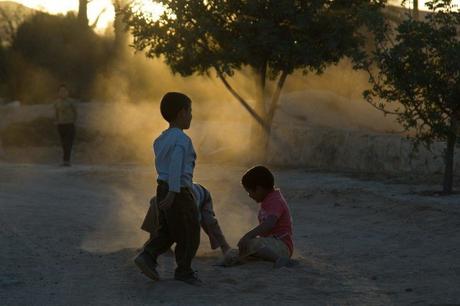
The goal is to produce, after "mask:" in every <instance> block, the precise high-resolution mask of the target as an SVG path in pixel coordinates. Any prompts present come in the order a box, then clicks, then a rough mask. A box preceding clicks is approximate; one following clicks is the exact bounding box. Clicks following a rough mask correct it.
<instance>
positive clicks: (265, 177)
mask: <svg viewBox="0 0 460 306" xmlns="http://www.w3.org/2000/svg"><path fill="white" fill-rule="evenodd" d="M241 183H242V185H243V187H244V189H245V190H246V191H247V193H248V195H249V197H250V198H252V199H253V200H254V201H256V202H257V203H260V207H259V213H258V219H259V225H258V226H257V227H255V228H254V229H252V230H250V231H249V232H248V233H246V234H245V235H244V236H243V237H242V238H241V239H240V241H239V242H238V248H239V257H240V259H244V258H246V257H248V256H252V257H257V258H260V259H263V260H267V261H271V262H273V263H274V267H275V268H279V267H283V266H289V265H291V264H292V262H291V261H290V257H291V256H292V252H293V250H294V244H293V242H292V219H291V214H290V211H289V207H288V205H287V202H286V200H285V199H284V197H283V195H282V194H281V191H280V190H279V189H275V187H274V185H275V179H274V177H273V174H272V173H271V172H270V170H268V169H267V168H266V167H264V166H256V167H253V168H251V169H249V170H248V171H247V172H246V173H245V174H244V175H243V178H242V180H241Z"/></svg>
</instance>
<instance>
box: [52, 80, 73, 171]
mask: <svg viewBox="0 0 460 306" xmlns="http://www.w3.org/2000/svg"><path fill="white" fill-rule="evenodd" d="M54 110H55V117H56V125H57V130H58V133H59V138H60V140H61V146H62V153H63V156H62V166H64V167H70V165H71V155H72V147H73V143H74V140H75V121H76V120H77V109H76V107H75V105H74V103H73V102H72V100H71V99H70V98H69V90H68V89H67V86H66V85H65V84H62V85H61V86H59V98H58V100H57V101H56V103H55V104H54Z"/></svg>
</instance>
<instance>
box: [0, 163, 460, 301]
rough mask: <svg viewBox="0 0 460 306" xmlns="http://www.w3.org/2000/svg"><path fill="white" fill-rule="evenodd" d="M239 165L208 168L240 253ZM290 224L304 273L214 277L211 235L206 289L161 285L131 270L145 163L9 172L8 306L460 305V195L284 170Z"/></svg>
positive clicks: (246, 211)
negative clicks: (427, 193) (439, 194)
mask: <svg viewBox="0 0 460 306" xmlns="http://www.w3.org/2000/svg"><path fill="white" fill-rule="evenodd" d="M242 172H243V168H239V167H231V166H212V165H199V166H198V171H197V175H196V179H197V181H199V182H201V183H203V184H204V185H207V186H208V187H209V188H210V189H211V191H212V192H213V194H214V198H215V200H216V204H215V205H216V211H217V213H218V217H219V219H220V222H221V224H222V227H223V228H224V231H225V232H226V233H227V234H228V236H229V240H230V241H231V242H232V243H233V244H234V243H235V242H236V241H237V238H238V236H239V235H241V234H242V233H243V232H244V231H245V230H246V229H248V228H249V227H250V226H251V225H253V224H254V223H255V215H254V211H255V209H256V206H255V204H253V203H251V202H250V201H249V199H247V198H246V196H245V194H244V193H243V192H242V190H241V188H240V187H239V183H238V181H239V177H240V175H241V173H242ZM275 173H276V176H277V181H278V185H279V186H280V187H281V188H282V190H283V192H284V194H285V196H286V197H287V199H288V201H289V204H290V207H291V210H292V215H293V219H294V226H295V243H296V253H295V255H294V257H295V258H296V259H298V260H299V261H300V265H299V266H298V267H295V268H291V269H286V268H283V269H280V270H273V269H272V268H271V265H270V264H269V263H264V262H259V263H251V264H248V265H246V266H238V267H234V268H221V267H216V266H214V264H215V263H216V261H217V260H218V258H219V253H217V252H212V251H211V250H210V249H209V242H208V241H207V240H206V239H205V237H203V240H202V245H201V247H200V250H199V255H198V257H197V258H196V260H195V262H194V266H195V268H196V269H197V270H198V271H199V275H200V277H201V278H202V279H203V280H204V281H205V283H206V286H204V287H202V288H195V287H191V286H188V285H186V284H183V283H179V282H176V281H174V280H172V271H173V267H174V261H173V258H172V257H170V256H164V257H162V258H161V260H160V262H161V268H160V272H161V275H162V276H163V278H164V280H162V281H160V282H158V283H152V282H150V281H149V280H148V279H146V278H144V277H143V276H142V275H141V274H140V273H139V272H138V271H137V269H136V268H135V266H134V265H133V263H132V257H133V256H134V255H135V253H136V248H138V247H139V246H140V245H141V244H142V243H143V241H144V240H145V239H146V235H145V234H144V233H142V232H141V231H140V230H139V229H138V227H139V224H140V222H141V220H142V215H143V213H144V212H145V210H146V208H147V200H148V199H149V197H150V196H151V195H152V194H153V191H154V187H155V184H154V173H153V171H152V170H151V168H150V167H143V166H142V167H141V166H134V165H133V166H130V165H123V166H120V165H118V166H110V165H105V166H102V165H100V166H85V165H77V166H74V167H72V168H70V169H64V168H58V167H56V166H54V165H32V164H6V163H3V164H0V245H1V251H0V260H1V263H2V264H1V266H0V304H1V305H152V304H175V305H205V304H212V305H216V304H217V305H231V304H233V305H240V304H243V305H244V304H247V305H288V304H302V305H430V304H432V305H433V304H434V305H441V304H460V289H459V284H460V246H459V241H460V196H459V195H456V196H451V197H427V196H421V195H417V194H418V193H419V192H421V191H424V190H431V189H434V188H437V186H431V185H421V184H401V183H398V184H394V183H391V180H388V179H387V180H378V181H377V180H370V179H365V180H364V179H362V178H361V179H358V178H356V177H355V178H353V177H350V176H345V175H339V174H330V173H318V172H311V171H306V170H300V169H297V170H276V171H275Z"/></svg>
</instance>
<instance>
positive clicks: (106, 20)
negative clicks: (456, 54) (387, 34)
mask: <svg viewBox="0 0 460 306" xmlns="http://www.w3.org/2000/svg"><path fill="white" fill-rule="evenodd" d="M3 1H7V0H0V2H3ZM10 1H11V0H10ZM137 1H138V3H139V6H140V7H142V10H144V11H150V12H151V13H152V14H153V15H158V14H159V12H160V11H161V6H160V5H158V4H154V2H153V1H151V0H137ZM409 1H410V0H409ZM13 2H18V3H21V4H24V5H26V6H28V7H30V8H34V9H40V10H43V11H47V12H49V13H52V14H58V13H66V12H68V11H77V10H78V0H14V1H13ZM425 2H426V1H425V0H419V3H420V4H419V5H420V8H421V9H423V8H424V3H425ZM389 3H391V4H394V5H398V4H400V3H401V1H400V0H389ZM454 3H456V4H460V0H454ZM104 9H105V11H104V13H103V14H102V15H101V17H100V19H99V23H98V25H97V29H98V30H100V31H103V30H104V29H105V28H106V27H108V26H111V23H112V21H113V18H114V16H115V12H114V9H113V6H112V1H111V0H92V1H91V2H90V3H89V5H88V18H89V20H90V23H91V21H94V20H95V19H96V17H97V16H98V15H99V13H100V12H101V11H102V10H104Z"/></svg>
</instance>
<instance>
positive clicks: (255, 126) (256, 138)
mask: <svg viewBox="0 0 460 306" xmlns="http://www.w3.org/2000/svg"><path fill="white" fill-rule="evenodd" d="M255 73H256V90H257V92H256V95H255V97H256V99H255V101H254V102H255V104H254V106H253V108H254V111H255V112H256V113H257V114H259V116H260V117H261V119H262V120H263V122H264V124H263V125H262V124H260V123H258V122H256V121H253V122H252V125H251V136H250V144H249V145H250V147H251V150H250V152H251V154H252V156H251V157H250V161H251V162H252V163H256V164H263V163H265V162H266V161H267V149H268V141H269V138H270V127H271V122H267V109H266V105H265V104H266V102H265V96H266V92H265V87H266V86H265V85H266V74H267V72H266V66H263V67H262V68H260V69H255Z"/></svg>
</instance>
